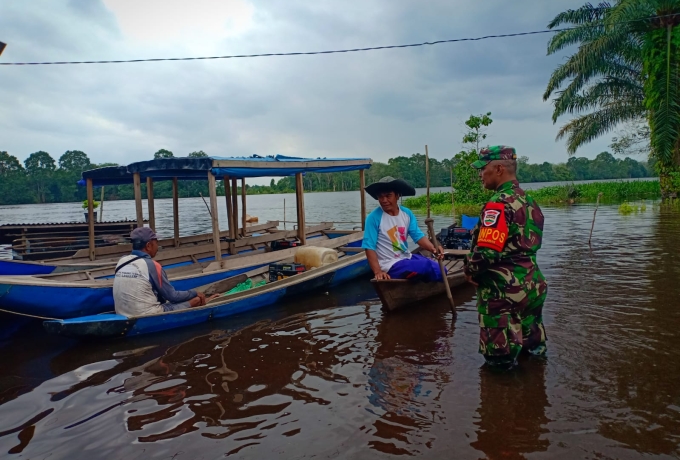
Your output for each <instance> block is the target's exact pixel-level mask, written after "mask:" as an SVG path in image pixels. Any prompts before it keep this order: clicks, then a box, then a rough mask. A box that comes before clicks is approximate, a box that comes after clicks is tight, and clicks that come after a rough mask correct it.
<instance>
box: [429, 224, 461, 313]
mask: <svg viewBox="0 0 680 460" xmlns="http://www.w3.org/2000/svg"><path fill="white" fill-rule="evenodd" d="M433 223H434V219H431V218H427V219H425V225H427V233H428V234H429V236H430V241H431V242H432V246H434V248H435V250H436V249H437V247H438V246H439V244H437V237H436V236H434V227H433V226H432V224H433ZM437 262H439V270H440V271H441V273H442V280H443V281H444V289H446V297H448V298H449V303H450V304H451V313H452V314H454V315H455V314H456V304H455V303H454V302H453V295H452V294H451V288H450V287H449V279H448V278H447V277H446V270H444V262H443V261H442V260H441V259H439V258H437Z"/></svg>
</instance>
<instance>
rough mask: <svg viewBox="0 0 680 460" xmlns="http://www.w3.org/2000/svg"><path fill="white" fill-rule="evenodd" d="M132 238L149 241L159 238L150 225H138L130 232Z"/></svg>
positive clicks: (144, 241)
mask: <svg viewBox="0 0 680 460" xmlns="http://www.w3.org/2000/svg"><path fill="white" fill-rule="evenodd" d="M130 239H131V240H137V241H141V242H142V243H148V242H149V241H151V240H157V239H158V237H157V236H156V232H154V231H153V230H151V228H149V227H137V228H136V229H134V230H132V232H130Z"/></svg>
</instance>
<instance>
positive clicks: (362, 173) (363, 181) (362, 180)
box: [359, 169, 366, 231]
mask: <svg viewBox="0 0 680 460" xmlns="http://www.w3.org/2000/svg"><path fill="white" fill-rule="evenodd" d="M365 172H366V171H365V170H363V169H360V170H359V193H360V194H361V230H362V231H363V230H366V193H365V190H366V175H365Z"/></svg>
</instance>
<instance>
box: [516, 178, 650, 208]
mask: <svg viewBox="0 0 680 460" xmlns="http://www.w3.org/2000/svg"><path fill="white" fill-rule="evenodd" d="M528 193H529V194H531V196H532V197H534V199H535V200H536V201H538V203H539V204H560V203H594V202H595V201H596V200H597V195H598V193H602V198H601V201H602V202H604V203H620V202H621V201H629V200H642V199H647V200H653V199H657V198H660V197H661V188H660V187H659V182H658V181H652V180H650V181H611V182H591V183H588V184H568V185H557V186H552V187H544V188H540V189H538V190H529V192H528Z"/></svg>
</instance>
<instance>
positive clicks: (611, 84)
mask: <svg viewBox="0 0 680 460" xmlns="http://www.w3.org/2000/svg"><path fill="white" fill-rule="evenodd" d="M679 14H680V2H678V1H677V0H618V1H616V3H615V4H614V5H613V6H612V5H609V4H607V3H601V4H600V5H598V6H597V7H593V6H592V5H590V4H586V5H585V6H583V7H581V8H579V9H578V10H569V11H567V12H565V13H561V14H560V15H558V16H557V17H556V18H555V19H554V20H553V22H552V23H551V24H550V27H551V28H552V27H557V26H562V25H565V24H571V25H574V26H575V27H574V28H571V30H565V31H561V32H558V33H557V34H556V35H555V36H554V37H553V38H552V39H551V41H550V43H549V45H548V54H553V53H555V52H558V51H562V50H564V49H565V48H567V47H570V46H573V45H578V51H577V52H576V53H574V54H573V55H572V56H571V57H570V58H568V59H567V62H566V63H564V64H562V65H561V66H559V67H558V68H557V69H556V70H555V71H554V72H553V75H552V77H551V79H550V82H549V83H548V88H547V89H546V92H545V94H544V98H545V99H547V98H548V97H550V95H551V94H553V93H554V92H556V91H557V90H558V89H559V88H560V86H561V85H562V84H563V83H564V82H565V81H567V80H570V83H569V85H568V86H567V87H566V88H565V89H564V90H562V91H560V92H559V93H558V94H559V95H558V97H557V98H556V99H555V100H554V104H555V111H554V113H553V121H555V120H556V119H557V118H558V117H559V116H561V115H563V114H565V113H581V112H586V111H588V110H593V112H591V113H587V114H584V115H581V116H579V117H577V118H575V119H573V120H571V121H570V122H569V123H567V125H565V126H564V127H563V128H562V129H561V130H560V135H559V136H558V138H560V137H562V136H565V135H567V136H568V150H569V152H570V153H574V152H575V151H576V149H577V148H578V147H579V146H581V145H583V144H585V143H587V142H590V141H591V140H593V139H595V138H597V137H599V136H601V135H603V134H604V133H606V132H608V131H610V130H611V129H613V128H614V127H615V126H616V125H617V124H619V123H621V122H629V121H639V120H642V119H647V121H648V123H649V141H650V147H651V155H650V161H651V160H652V159H654V160H655V162H658V164H659V175H660V178H661V191H662V197H664V198H667V197H673V196H677V195H678V193H679V192H680V189H678V188H673V187H672V185H673V181H672V180H671V179H670V178H669V177H668V176H669V174H670V173H672V172H674V171H678V170H680V27H678V26H679V25H678V21H677V18H678V15H679ZM630 140H632V141H635V140H636V139H635V138H631V139H630ZM627 144H628V140H626V141H625V142H623V143H622V144H620V145H617V142H616V141H615V142H614V143H613V144H612V146H613V147H615V148H618V147H619V146H621V147H623V148H626V147H627Z"/></svg>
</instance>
